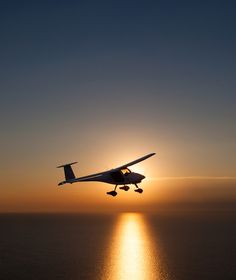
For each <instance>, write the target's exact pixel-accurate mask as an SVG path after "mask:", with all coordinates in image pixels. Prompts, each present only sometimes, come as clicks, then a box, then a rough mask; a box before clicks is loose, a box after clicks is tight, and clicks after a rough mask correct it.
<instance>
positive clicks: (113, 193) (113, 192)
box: [107, 191, 117, 196]
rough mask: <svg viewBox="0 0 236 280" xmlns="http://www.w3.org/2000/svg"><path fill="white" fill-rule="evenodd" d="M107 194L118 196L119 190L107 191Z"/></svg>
mask: <svg viewBox="0 0 236 280" xmlns="http://www.w3.org/2000/svg"><path fill="white" fill-rule="evenodd" d="M107 194H109V195H112V196H116V195H117V192H116V191H110V192H107Z"/></svg>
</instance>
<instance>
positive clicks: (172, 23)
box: [0, 0, 236, 178]
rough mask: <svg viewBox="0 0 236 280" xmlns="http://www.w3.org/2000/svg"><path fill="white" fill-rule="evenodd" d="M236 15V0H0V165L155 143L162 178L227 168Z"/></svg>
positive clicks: (232, 148)
mask: <svg viewBox="0 0 236 280" xmlns="http://www.w3.org/2000/svg"><path fill="white" fill-rule="evenodd" d="M235 14H236V4H235V1H209V0H206V1H164V0H163V1H138V0H136V1H1V4H0V42H1V43H0V61H1V64H0V93H1V103H0V117H1V121H0V122H1V130H2V135H1V138H2V143H3V145H2V159H3V160H2V164H3V166H2V170H3V171H4V172H5V173H8V174H10V172H11V171H9V170H10V167H11V166H12V165H14V164H15V165H18V164H19V163H20V164H24V165H28V168H29V169H30V168H33V167H34V168H35V169H32V170H31V171H32V174H34V172H35V174H36V173H37V172H38V171H37V170H38V166H37V165H36V161H37V160H39V161H40V164H42V165H45V163H46V162H47V164H48V166H47V169H48V168H49V166H50V167H51V166H53V165H55V162H56V161H59V162H63V161H65V160H67V159H68V160H69V159H71V158H72V157H74V158H73V159H76V158H78V157H80V158H86V160H87V161H88V162H89V161H90V160H89V159H88V158H90V159H91V158H93V157H94V154H96V152H97V151H98V150H99V153H98V155H99V156H101V155H104V154H111V153H114V152H115V153H118V154H120V153H121V154H122V152H123V154H122V156H124V157H121V159H122V161H123V158H124V159H125V155H127V152H128V151H129V152H130V156H129V157H130V158H131V159H132V157H133V156H136V155H137V156H140V155H142V153H144V152H152V151H155V152H157V153H158V152H159V153H160V154H161V156H162V164H161V163H158V164H159V165H158V170H159V171H158V172H157V173H158V174H157V175H159V176H198V175H199V176H235V175H236V173H235V166H236V160H235V152H236V144H235V143H236V128H235V119H236V110H235V105H236V93H235V92H236V91H235V89H236V82H235V81H236V80H235V74H236V69H235V50H236V33H235V26H236V17H235ZM95 142H96V145H94V143H95ZM114 147H116V148H115V149H114ZM114 150H115V151H114ZM75 151H76V152H75ZM131 155H132V156H131ZM67 157H68V158H67ZM114 158H116V157H115V155H113V158H111V157H109V160H107V162H106V163H105V161H104V162H103V164H107V163H108V162H111V160H112V159H114ZM203 158H204V161H203ZM36 159H37V160H36ZM121 159H120V161H121ZM120 161H119V163H120ZM97 162H98V159H97ZM163 162H164V163H163ZM121 163H122V162H121ZM163 164H164V167H163ZM18 166H19V165H18ZM96 166H97V165H96V164H95V163H94V166H93V167H96ZM19 168H20V167H19ZM45 169H46V167H45ZM23 173H24V172H23V169H22V174H23ZM154 173H155V172H154ZM22 176H23V175H22ZM48 176H50V175H48ZM23 177H24V176H23ZM23 177H22V178H23Z"/></svg>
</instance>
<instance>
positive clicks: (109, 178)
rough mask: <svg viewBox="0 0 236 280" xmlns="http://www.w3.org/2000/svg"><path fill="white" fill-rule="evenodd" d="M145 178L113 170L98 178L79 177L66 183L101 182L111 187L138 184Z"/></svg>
mask: <svg viewBox="0 0 236 280" xmlns="http://www.w3.org/2000/svg"><path fill="white" fill-rule="evenodd" d="M144 178H145V176H143V175H142V174H139V173H135V172H130V173H128V174H122V172H120V171H117V170H114V171H109V172H105V173H104V174H102V175H100V176H99V177H97V176H96V177H94V178H93V177H88V178H86V177H81V178H75V179H72V180H70V182H68V183H76V182H93V181H94V182H95V181H96V182H103V183H108V184H112V185H129V184H138V183H141V181H142V180H143V179H144Z"/></svg>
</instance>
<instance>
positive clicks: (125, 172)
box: [121, 168, 131, 175]
mask: <svg viewBox="0 0 236 280" xmlns="http://www.w3.org/2000/svg"><path fill="white" fill-rule="evenodd" d="M121 173H122V174H123V175H128V174H130V173H131V171H130V170H129V169H128V168H123V169H121Z"/></svg>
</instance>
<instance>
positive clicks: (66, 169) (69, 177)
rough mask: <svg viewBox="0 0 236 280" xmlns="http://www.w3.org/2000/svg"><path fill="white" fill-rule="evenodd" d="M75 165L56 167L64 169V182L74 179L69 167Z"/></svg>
mask: <svg viewBox="0 0 236 280" xmlns="http://www.w3.org/2000/svg"><path fill="white" fill-rule="evenodd" d="M75 163H77V162H72V163H67V164H64V165H60V166H58V167H57V168H60V167H63V168H64V173H65V179H66V181H70V180H72V179H75V174H74V172H73V169H72V167H71V165H72V164H75Z"/></svg>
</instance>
